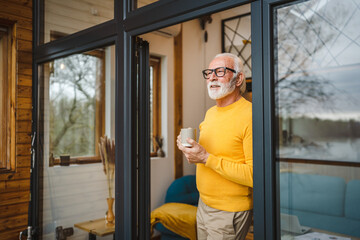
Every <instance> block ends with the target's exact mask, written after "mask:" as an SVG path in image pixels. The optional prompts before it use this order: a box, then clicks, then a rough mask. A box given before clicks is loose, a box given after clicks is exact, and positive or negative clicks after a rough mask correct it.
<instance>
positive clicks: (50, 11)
mask: <svg viewBox="0 0 360 240" xmlns="http://www.w3.org/2000/svg"><path fill="white" fill-rule="evenodd" d="M44 8H45V10H44V33H43V42H41V43H47V42H50V41H53V40H55V39H57V38H59V37H62V36H66V35H69V34H72V33H76V32H79V31H81V30H84V29H86V28H89V27H92V26H95V25H97V24H100V23H103V22H106V21H109V20H111V19H113V18H114V0H103V1H96V0H62V1H56V0H44Z"/></svg>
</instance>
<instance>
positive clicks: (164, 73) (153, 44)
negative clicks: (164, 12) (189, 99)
mask: <svg viewBox="0 0 360 240" xmlns="http://www.w3.org/2000/svg"><path fill="white" fill-rule="evenodd" d="M141 38H142V39H144V40H146V41H148V42H149V46H150V55H154V56H157V57H160V58H161V88H162V94H161V115H162V116H161V118H162V126H161V133H162V135H163V136H162V137H163V138H164V145H163V150H164V152H165V157H162V158H161V157H152V158H151V173H150V174H151V210H153V209H154V208H156V207H159V206H160V205H161V204H163V203H164V200H165V194H166V190H167V189H168V187H169V186H170V184H171V182H172V181H173V180H174V177H175V174H174V145H173V142H174V141H173V140H174V138H175V136H174V97H173V96H174V38H168V37H163V36H160V35H156V34H153V33H149V34H145V35H142V36H141Z"/></svg>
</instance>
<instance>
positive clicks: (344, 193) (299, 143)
mask: <svg viewBox="0 0 360 240" xmlns="http://www.w3.org/2000/svg"><path fill="white" fill-rule="evenodd" d="M274 15H275V18H274V23H275V26H274V43H275V46H274V63H275V69H274V74H275V75H274V86H275V91H274V93H275V117H276V127H277V128H276V157H277V160H278V162H279V165H278V166H279V171H280V173H279V183H280V185H279V186H278V187H279V188H280V190H279V193H280V196H279V199H280V213H281V214H280V221H281V229H282V232H281V235H282V237H283V239H287V237H289V236H296V235H299V234H302V233H301V232H298V233H294V232H296V230H295V228H296V227H298V226H299V224H297V220H299V223H300V225H304V226H308V227H310V228H311V230H310V232H312V233H311V234H313V235H312V236H311V237H313V238H319V239H322V238H320V237H319V236H318V235H316V233H315V232H321V231H323V232H326V233H327V234H334V235H337V236H339V235H340V234H344V235H347V236H356V237H360V229H359V228H358V227H356V226H359V223H360V221H359V220H360V211H355V210H354V209H359V208H358V207H357V206H356V204H354V201H355V199H360V198H359V196H358V195H357V193H358V192H359V190H360V171H359V166H360V106H359V102H360V94H359V92H360V79H359V77H358V76H359V75H360V32H359V31H358V26H359V23H360V10H359V4H358V3H356V2H355V1H352V0H346V1H341V2H340V1H333V0H332V1H324V0H312V1H304V2H297V3H296V4H291V5H287V6H285V7H284V6H281V7H277V8H275V9H274ZM349 189H352V190H351V191H350V190H349ZM355 189H357V190H356V191H355ZM356 201H358V200H356ZM290 232H292V233H290ZM299 239H305V238H299Z"/></svg>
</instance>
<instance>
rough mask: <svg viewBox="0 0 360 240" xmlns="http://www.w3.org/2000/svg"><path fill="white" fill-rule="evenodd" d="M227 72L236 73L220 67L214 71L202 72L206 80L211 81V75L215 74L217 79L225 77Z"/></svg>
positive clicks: (206, 70)
mask: <svg viewBox="0 0 360 240" xmlns="http://www.w3.org/2000/svg"><path fill="white" fill-rule="evenodd" d="M226 70H229V71H232V72H233V73H236V71H235V70H234V69H231V68H228V67H218V68H214V69H205V70H203V71H202V74H203V76H204V78H205V79H209V78H210V76H211V74H212V73H213V72H215V75H216V76H217V77H223V76H225V74H226Z"/></svg>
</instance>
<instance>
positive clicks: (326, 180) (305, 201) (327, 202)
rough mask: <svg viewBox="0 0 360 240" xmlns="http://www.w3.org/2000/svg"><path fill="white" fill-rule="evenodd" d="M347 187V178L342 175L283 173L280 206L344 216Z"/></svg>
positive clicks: (281, 175)
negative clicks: (341, 176)
mask: <svg viewBox="0 0 360 240" xmlns="http://www.w3.org/2000/svg"><path fill="white" fill-rule="evenodd" d="M345 189H346V183H345V180H344V179H343V178H340V177H332V176H323V175H316V174H298V173H288V172H286V173H281V174H280V206H281V207H282V208H287V209H295V210H300V211H308V212H313V213H321V214H326V215H333V216H344V203H345V200H344V199H345V198H344V196H345Z"/></svg>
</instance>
